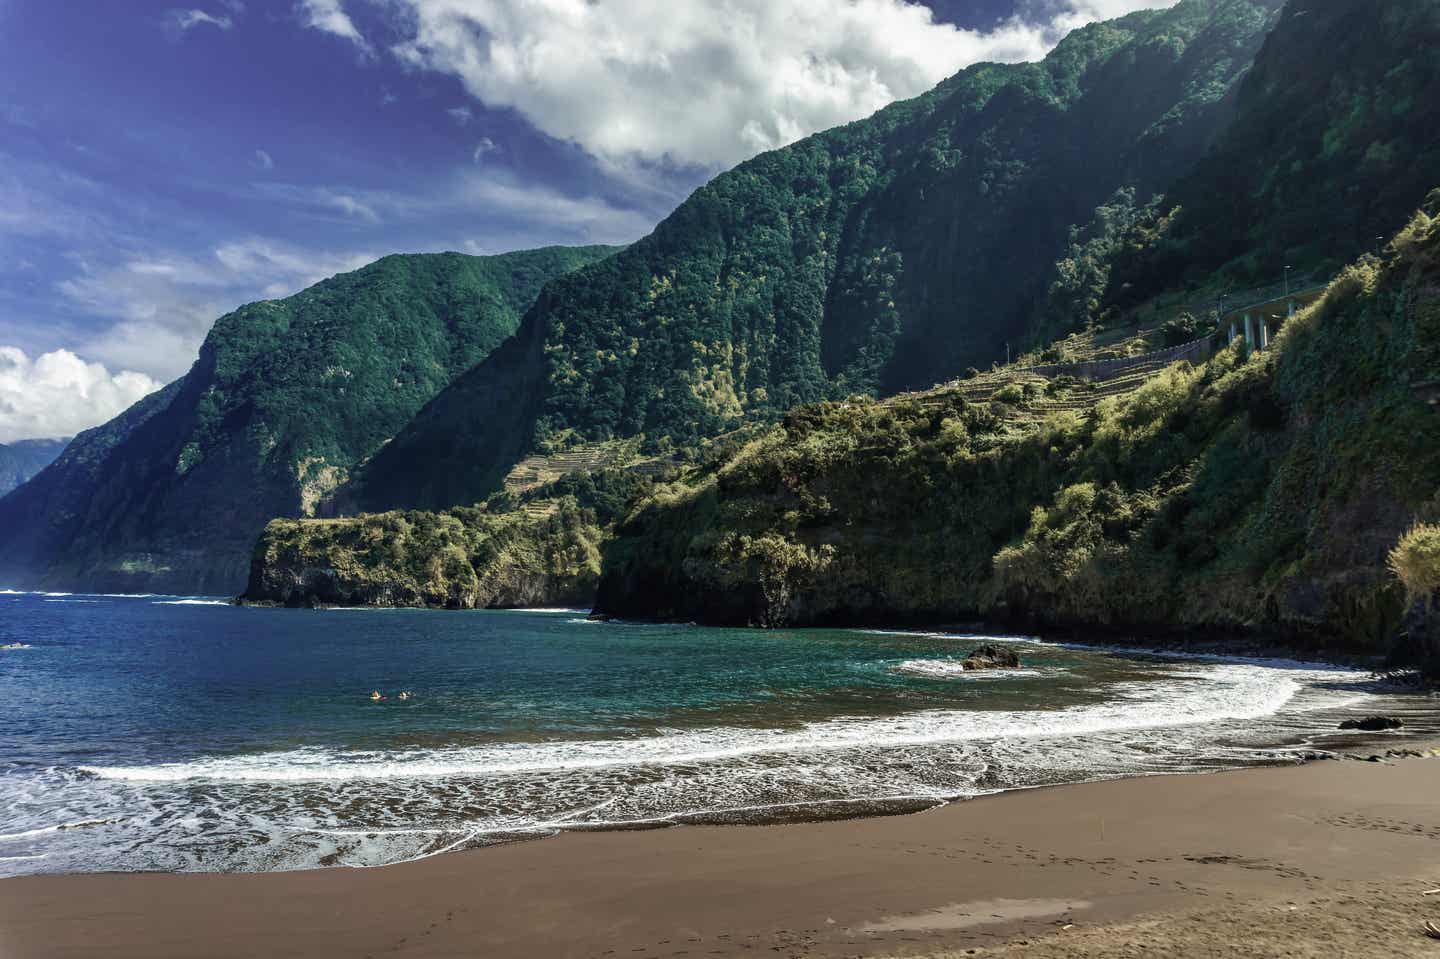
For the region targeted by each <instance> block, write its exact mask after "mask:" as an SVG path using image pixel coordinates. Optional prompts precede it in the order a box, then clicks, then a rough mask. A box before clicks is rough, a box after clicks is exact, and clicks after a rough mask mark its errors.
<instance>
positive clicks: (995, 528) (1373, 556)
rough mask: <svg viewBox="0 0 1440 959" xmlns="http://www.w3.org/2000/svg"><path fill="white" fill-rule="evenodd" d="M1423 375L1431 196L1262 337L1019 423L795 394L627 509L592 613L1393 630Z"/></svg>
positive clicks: (1364, 633) (1429, 416) (1425, 450)
mask: <svg viewBox="0 0 1440 959" xmlns="http://www.w3.org/2000/svg"><path fill="white" fill-rule="evenodd" d="M1431 213H1440V194H1437V200H1436V203H1435V204H1434V205H1432V207H1431ZM1437 380H1440V220H1434V219H1431V216H1430V215H1429V214H1427V213H1423V212H1422V213H1420V214H1419V215H1418V216H1417V217H1416V218H1415V220H1414V221H1412V223H1411V224H1410V226H1408V227H1407V228H1406V229H1405V230H1404V231H1402V232H1401V233H1400V234H1399V235H1398V236H1397V237H1396V239H1395V240H1394V241H1393V242H1392V243H1391V244H1390V245H1389V247H1388V248H1387V250H1386V252H1385V256H1384V258H1383V259H1382V260H1376V259H1367V260H1363V261H1362V262H1360V263H1358V264H1356V265H1354V266H1352V267H1349V268H1347V269H1346V270H1345V271H1343V272H1342V273H1341V274H1340V276H1339V277H1337V279H1336V280H1335V281H1334V283H1333V284H1332V285H1331V287H1330V290H1329V292H1328V293H1327V294H1326V295H1325V297H1324V298H1323V299H1322V300H1321V301H1320V302H1319V303H1318V304H1316V305H1315V306H1314V307H1313V308H1311V309H1310V310H1308V311H1306V312H1304V313H1302V314H1301V315H1299V316H1297V317H1296V318H1295V319H1294V320H1292V321H1291V322H1289V323H1288V324H1287V325H1286V326H1285V328H1284V329H1283V330H1282V331H1281V332H1280V333H1279V334H1278V335H1277V337H1276V340H1275V343H1274V346H1273V348H1272V349H1271V350H1268V351H1265V352H1255V353H1253V354H1252V353H1249V352H1248V351H1247V350H1246V349H1245V348H1244V347H1243V345H1240V346H1236V347H1231V348H1229V349H1225V350H1222V351H1221V352H1220V353H1219V354H1218V355H1217V356H1216V357H1215V358H1214V359H1212V360H1210V361H1209V362H1207V363H1205V364H1202V365H1200V366H1199V367H1194V368H1192V367H1190V366H1189V365H1188V364H1180V365H1177V366H1174V367H1171V368H1170V369H1168V370H1167V371H1165V372H1164V373H1162V374H1160V375H1157V376H1155V377H1154V378H1153V379H1151V380H1150V381H1149V382H1148V383H1146V384H1145V385H1144V386H1143V387H1141V388H1140V389H1139V390H1138V391H1136V392H1135V393H1134V394H1133V395H1131V396H1130V397H1128V398H1126V399H1123V400H1120V401H1118V402H1117V401H1103V402H1101V403H1100V404H1098V405H1096V406H1095V407H1094V408H1093V409H1091V410H1090V411H1088V412H1085V413H1073V412H1072V413H1058V414H1055V415H1053V416H1051V417H1049V418H1048V419H1041V418H1040V417H1036V419H1038V420H1039V422H1036V423H1032V424H1030V425H1023V417H1022V418H1021V420H1022V425H1020V426H1018V427H1017V426H1016V425H1015V424H1016V418H1015V417H1008V418H1007V417H1004V416H1001V415H999V414H1000V412H1001V411H1000V409H999V407H998V405H997V404H996V403H984V404H981V403H974V402H967V401H966V400H965V399H964V398H963V396H961V395H960V393H959V392H958V390H956V389H950V390H938V391H934V392H932V393H929V394H917V395H912V396H908V397H903V398H898V399H896V400H893V401H889V402H885V403H878V404H876V403H854V402H850V403H841V404H824V405H821V406H818V407H810V408H804V409H800V410H796V411H794V412H792V413H791V414H790V415H789V416H788V417H787V418H786V420H785V422H784V424H783V425H782V426H781V427H779V428H777V429H776V430H775V431H773V432H772V433H770V434H769V435H767V436H765V437H763V438H761V439H760V440H758V441H756V442H754V443H752V444H750V445H749V446H748V447H747V448H746V449H745V450H743V451H742V452H741V453H740V454H739V455H737V456H736V457H734V458H733V459H732V460H730V461H729V462H727V463H726V464H725V465H723V466H722V467H721V468H719V469H718V470H715V471H713V472H712V473H710V474H708V475H705V476H702V477H699V478H696V479H694V480H692V481H690V482H689V483H686V484H682V485H678V486H672V487H668V488H661V489H660V490H658V491H657V493H656V494H655V495H654V496H653V497H651V498H650V500H649V501H648V502H647V503H645V504H644V505H643V506H642V507H641V508H640V509H639V510H637V511H636V512H635V513H634V514H633V515H632V517H631V518H630V519H629V520H628V521H627V522H626V523H625V524H624V525H623V526H622V527H621V530H620V535H619V537H618V538H617V539H616V540H615V541H614V542H612V543H611V544H610V545H609V546H608V547H607V549H606V566H605V574H604V576H603V578H602V582H601V586H600V591H599V600H598V604H597V606H598V608H599V609H600V610H601V611H603V612H607V613H613V614H616V615H623V616H637V615H653V616H662V617H676V618H697V619H702V620H707V621H712V622H734V623H756V624H771V625H782V624H803V623H827V622H847V623H850V622H864V621H881V622H891V623H898V622H917V621H919V622H935V621H946V620H950V621H953V620H956V619H960V618H974V617H985V618H988V619H991V620H999V621H1011V622H1019V623H1026V624H1038V625H1051V626H1071V625H1078V626H1086V627H1105V626H1114V627H1124V628H1140V629H1147V628H1154V627H1159V628H1174V627H1187V626H1197V627H1216V626H1223V627H1227V628H1236V629H1261V630H1267V631H1274V632H1292V633H1296V634H1298V635H1302V636H1304V637H1308V638H1309V640H1310V641H1313V642H1336V643H1342V644H1345V645H1347V646H1349V647H1351V648H1356V649H1367V650H1371V651H1374V650H1378V649H1383V648H1384V647H1385V646H1386V644H1388V643H1389V642H1390V640H1391V638H1392V637H1393V635H1394V634H1395V632H1396V630H1397V628H1398V627H1399V626H1400V620H1401V616H1402V612H1403V609H1404V591H1403V590H1402V589H1401V588H1400V586H1399V583H1398V582H1397V581H1396V579H1395V577H1394V575H1393V574H1392V573H1391V571H1390V570H1389V569H1388V568H1387V555H1388V553H1389V552H1390V550H1391V548H1392V547H1394V546H1395V544H1396V542H1397V541H1398V540H1399V538H1400V537H1401V535H1402V534H1403V533H1405V532H1406V530H1407V529H1409V528H1410V526H1411V525H1412V524H1413V523H1415V522H1416V521H1417V520H1429V521H1432V522H1433V521H1434V519H1435V517H1436V516H1437V515H1440V494H1437V487H1436V477H1440V410H1437V406H1436V404H1435V403H1434V402H1433V399H1434V397H1433V395H1432V394H1433V392H1434V390H1433V384H1434V383H1435V382H1436V381H1437ZM1427 384H1428V385H1427ZM1019 402H1021V403H1022V404H1023V403H1024V402H1025V401H1023V400H1021V401H1019Z"/></svg>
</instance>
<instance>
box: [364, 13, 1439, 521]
mask: <svg viewBox="0 0 1440 959" xmlns="http://www.w3.org/2000/svg"><path fill="white" fill-rule="evenodd" d="M1279 6H1280V0H1183V2H1181V3H1179V4H1178V5H1176V6H1174V7H1173V8H1172V9H1170V10H1166V11H1159V12H1156V11H1150V12H1143V13H1137V14H1133V15H1131V16H1128V17H1124V18H1122V19H1119V20H1116V21H1113V22H1110V23H1104V24H1096V25H1093V26H1090V27H1086V28H1085V29H1083V30H1079V31H1076V32H1075V33H1073V34H1071V35H1070V36H1069V37H1067V38H1066V39H1065V40H1064V41H1063V42H1062V43H1061V44H1060V45H1059V46H1058V47H1057V48H1056V49H1055V50H1054V51H1053V52H1052V53H1051V54H1050V55H1049V56H1048V57H1047V58H1046V59H1045V60H1044V61H1043V62H1041V63H1032V64H1008V65H999V64H980V65H977V66H974V67H971V68H969V69H967V70H965V71H963V72H961V73H959V74H957V75H956V76H955V77H952V78H951V79H949V80H947V81H945V82H944V83H942V84H940V85H939V86H938V87H936V88H935V89H934V90H932V91H931V92H929V93H927V94H925V95H924V96H921V97H918V98H916V99H914V100H910V101H907V102H903V103H896V104H894V105H892V106H890V107H887V108H886V109H884V110H881V111H880V112H879V113H877V114H876V115H875V116H873V117H871V118H869V119H867V120H863V121H860V122H857V123H852V124H849V125H847V126H844V127H840V128H837V129H834V130H830V131H827V132H824V133H821V134H818V135H816V136H812V137H809V138H807V139H805V140H802V141H800V142H798V143H796V144H794V145H792V146H790V147H786V148H785V149H781V150H776V151H773V152H770V153H766V154H763V155H761V156H758V157H756V158H755V159H753V160H750V161H748V162H746V163H743V164H741V165H740V166H738V167H737V168H735V169H734V170H732V171H730V172H728V173H725V174H722V175H721V176H719V177H717V178H715V179H714V180H713V181H712V182H710V183H709V184H707V185H706V186H704V187H702V188H701V189H699V190H697V191H696V192H695V194H694V195H693V196H691V197H690V199H689V200H687V201H686V202H685V203H684V204H682V205H681V206H680V207H679V208H678V209H677V210H676V211H675V212H674V213H673V214H672V215H671V216H670V217H669V218H667V219H666V220H665V222H663V223H661V224H660V226H659V227H657V228H656V230H655V232H654V233H653V234H652V235H651V236H649V237H647V238H645V239H643V240H641V241H639V242H638V243H636V244H634V245H633V246H631V247H630V248H628V249H627V250H626V251H625V252H624V253H622V254H620V255H619V256H616V257H613V258H611V259H609V260H605V261H603V262H600V263H597V264H594V265H592V266H591V267H589V268H587V269H585V270H581V271H577V272H576V273H575V274H573V275H571V276H569V277H567V278H565V279H564V280H562V281H559V282H557V283H555V284H553V285H552V286H551V287H550V288H549V289H548V290H547V291H546V294H545V296H543V297H542V298H541V299H540V301H539V302H538V303H537V304H536V307H535V309H534V310H532V311H531V313H530V315H529V316H527V317H526V319H525V323H524V325H523V327H522V330H521V332H520V334H519V336H517V338H516V339H515V340H514V341H512V342H511V343H509V344H507V345H506V347H505V348H504V349H502V350H499V351H497V352H496V353H495V354H494V355H493V356H492V357H491V358H490V359H489V360H487V361H486V362H485V363H483V364H481V365H480V366H479V367H477V368H476V369H475V370H474V371H472V372H471V373H469V374H468V375H466V376H465V377H463V378H462V379H461V380H460V381H459V382H458V383H457V384H456V385H455V386H454V387H453V388H452V389H451V390H449V391H447V393H446V394H444V395H442V396H441V397H440V398H439V399H437V400H436V401H435V403H433V404H432V405H431V407H430V408H429V409H427V410H426V411H425V413H424V414H423V415H422V416H420V417H418V418H417V419H416V421H415V423H414V424H412V426H411V427H410V428H409V429H407V430H406V431H405V432H404V433H402V434H401V435H400V436H398V437H397V438H396V440H395V442H394V443H393V444H391V445H390V446H389V447H387V448H386V449H385V450H384V451H383V452H382V453H381V454H380V455H379V456H377V458H376V460H375V462H374V464H373V466H372V467H371V468H370V469H369V470H367V472H366V474H365V476H364V479H363V482H362V484H361V488H360V489H359V490H358V491H357V497H358V502H359V503H361V504H362V505H364V506H365V507H367V508H372V509H380V508H389V507H399V506H427V507H444V506H448V505H451V504H454V503H465V502H474V501H477V500H479V499H481V498H483V496H484V495H486V494H488V493H489V492H490V491H491V490H493V489H494V488H495V485H496V484H497V483H498V481H499V478H500V476H502V475H503V474H504V472H505V470H506V469H508V467H509V466H510V464H512V463H513V462H514V461H515V460H516V459H518V458H519V457H520V456H523V455H524V454H525V453H526V452H528V451H530V450H531V449H533V448H536V447H537V446H538V447H539V448H542V449H543V448H547V447H549V446H552V445H557V444H564V443H567V442H571V441H574V440H577V439H586V440H598V439H606V438H609V437H612V436H637V435H644V436H645V437H646V439H647V442H648V443H649V445H650V447H651V448H652V449H661V450H663V449H666V448H670V447H683V446H686V445H689V444H691V443H693V442H694V441H695V440H696V439H697V438H699V437H705V436H714V435H717V434H719V433H721V432H724V431H726V430H729V429H733V428H735V427H737V426H738V425H740V424H742V423H745V422H748V421H755V420H759V421H772V420H773V418H774V417H775V416H777V415H779V414H780V413H782V412H783V411H785V410H787V409H789V408H791V407H792V406H794V405H796V404H798V403H802V402H812V401H816V400H821V399H824V398H827V397H830V398H836V397H843V396H847V395H849V394H850V393H852V392H865V393H873V392H881V393H885V392H893V391H895V390H898V389H902V388H909V387H915V386H928V385H930V384H931V383H934V382H936V381H937V380H940V379H944V378H946V377H949V376H954V375H956V374H958V373H959V372H960V371H961V370H963V369H964V368H965V367H966V366H967V365H971V364H973V365H976V366H989V365H990V363H991V361H992V360H995V359H996V358H997V357H1003V356H1004V355H1005V344H1006V341H1007V340H1012V339H1013V340H1018V339H1019V338H1020V337H1021V336H1023V335H1024V333H1025V331H1026V330H1027V329H1028V327H1029V324H1030V321H1031V318H1032V314H1033V311H1034V309H1035V307H1036V302H1037V296H1038V295H1039V294H1041V293H1043V290H1044V289H1045V286H1046V281H1047V277H1048V276H1049V275H1050V274H1051V272H1052V270H1053V267H1054V263H1055V261H1056V260H1057V258H1059V257H1061V255H1062V254H1063V253H1064V252H1065V249H1066V247H1067V244H1068V242H1069V239H1070V225H1071V224H1072V223H1083V222H1086V221H1088V220H1090V219H1091V218H1092V216H1093V215H1094V211H1095V209H1096V207H1097V206H1100V205H1102V204H1105V203H1106V202H1107V201H1108V200H1109V198H1111V197H1112V196H1113V195H1115V194H1116V191H1117V190H1125V191H1128V192H1127V194H1126V195H1127V196H1129V197H1130V198H1131V200H1132V202H1135V203H1139V204H1141V205H1144V204H1145V203H1146V202H1147V201H1148V200H1149V198H1150V197H1151V196H1152V195H1154V194H1155V193H1156V192H1157V191H1159V190H1161V189H1163V188H1164V187H1165V186H1167V185H1168V184H1169V183H1170V182H1171V181H1172V180H1173V179H1174V178H1175V177H1177V176H1179V175H1180V174H1182V173H1183V172H1185V171H1187V170H1188V169H1190V168H1191V167H1192V166H1193V164H1194V163H1195V162H1196V161H1197V160H1198V159H1199V157H1200V156H1201V154H1202V153H1203V151H1204V149H1205V147H1206V145H1207V144H1208V143H1209V142H1210V141H1211V139H1212V138H1213V137H1214V136H1215V134H1216V133H1217V131H1219V130H1220V129H1221V128H1222V127H1223V126H1224V124H1225V123H1226V122H1227V121H1228V120H1229V119H1230V118H1231V116H1232V113H1233V103H1232V100H1231V99H1230V98H1228V97H1227V94H1228V93H1229V92H1230V90H1231V89H1232V87H1233V86H1234V85H1235V83H1236V82H1237V80H1238V78H1239V77H1240V76H1242V75H1243V73H1244V71H1245V70H1246V69H1247V67H1248V65H1249V64H1250V61H1251V58H1252V57H1253V56H1254V54H1255V52H1256V51H1257V50H1258V49H1259V47H1260V44H1261V42H1262V40H1263V38H1264V36H1265V32H1266V30H1267V29H1268V28H1269V26H1270V25H1271V23H1272V22H1273V21H1274V19H1275V17H1276V15H1277V11H1278V9H1279ZM1412 205H1413V204H1412Z"/></svg>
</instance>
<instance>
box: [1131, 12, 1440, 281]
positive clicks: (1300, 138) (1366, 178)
mask: <svg viewBox="0 0 1440 959" xmlns="http://www.w3.org/2000/svg"><path fill="white" fill-rule="evenodd" d="M1437 130H1440V4H1437V3H1436V2H1434V0H1372V2H1367V3H1359V2H1353V0H1345V2H1334V0H1330V2H1321V0H1294V2H1291V3H1290V4H1289V5H1288V6H1287V7H1286V8H1285V10H1284V13H1283V14H1282V17H1281V20H1280V22H1279V23H1278V24H1277V26H1276V29H1275V30H1274V32H1273V33H1272V34H1271V36H1270V38H1269V39H1268V41H1267V42H1266V45H1265V49H1264V52H1263V54H1262V55H1261V56H1260V58H1259V59H1258V60H1257V62H1256V64H1255V69H1254V70H1252V71H1251V72H1250V73H1249V75H1248V76H1247V77H1246V78H1245V81H1244V83H1243V84H1242V85H1241V87H1240V90H1239V99H1238V113H1237V118H1236V120H1235V122H1234V123H1232V124H1231V125H1230V126H1229V127H1228V128H1227V129H1226V130H1225V132H1224V134H1223V135H1222V136H1221V138H1220V141H1219V143H1218V144H1217V145H1216V147H1215V149H1213V150H1211V151H1210V153H1209V154H1207V156H1206V157H1205V158H1204V159H1203V160H1202V161H1201V162H1200V163H1199V164H1198V165H1197V166H1196V167H1195V169H1194V170H1193V171H1191V172H1190V173H1189V174H1187V175H1186V176H1185V177H1183V178H1181V180H1180V181H1179V182H1178V183H1176V184H1175V186H1174V187H1173V188H1171V189H1170V190H1169V191H1168V193H1167V197H1166V201H1165V207H1166V209H1167V210H1170V211H1173V215H1172V216H1170V217H1168V218H1167V221H1166V223H1165V224H1164V226H1163V227H1162V228H1161V229H1160V230H1158V236H1157V237H1156V238H1155V239H1154V240H1152V243H1151V244H1149V245H1148V246H1147V248H1145V249H1144V250H1143V252H1142V253H1141V255H1139V256H1138V257H1135V258H1134V260H1133V261H1132V262H1128V263H1125V264H1123V265H1122V267H1121V269H1120V271H1119V272H1118V273H1117V276H1116V288H1115V289H1112V291H1111V292H1112V296H1118V295H1119V293H1120V290H1119V287H1121V286H1124V287H1127V289H1126V291H1125V295H1126V296H1127V297H1128V298H1129V299H1132V300H1133V299H1138V298H1143V297H1144V296H1147V295H1150V294H1151V293H1153V292H1156V291H1160V290H1167V289H1174V288H1175V287H1176V286H1177V285H1178V283H1177V278H1178V279H1183V280H1188V281H1190V282H1191V283H1193V284H1196V285H1199V284H1203V283H1205V282H1207V281H1208V280H1209V279H1210V278H1211V274H1213V273H1214V272H1215V271H1217V270H1219V271H1223V273H1224V275H1225V276H1226V277H1228V278H1230V279H1232V280H1234V281H1235V282H1237V283H1239V284H1241V285H1251V284H1252V283H1253V282H1254V281H1256V280H1259V281H1269V280H1271V279H1273V278H1275V277H1277V276H1279V275H1280V274H1281V272H1282V270H1283V269H1284V268H1285V267H1286V266H1293V267H1295V268H1297V269H1299V268H1307V269H1308V268H1315V267H1318V268H1320V269H1321V271H1322V272H1325V273H1333V272H1335V271H1336V270H1338V269H1339V268H1341V267H1342V266H1343V265H1344V264H1345V263H1346V262H1348V261H1349V260H1351V259H1353V258H1354V257H1355V256H1356V255H1357V254H1359V253H1360V252H1363V251H1372V252H1373V251H1375V250H1377V249H1378V247H1379V246H1380V245H1382V244H1383V243H1384V241H1385V240H1386V239H1388V238H1389V237H1390V235H1391V234H1392V233H1394V231H1395V229H1396V227H1397V224H1399V223H1402V222H1403V221H1404V220H1405V218H1406V217H1407V216H1409V214H1410V212H1411V211H1413V210H1414V209H1415V207H1416V205H1417V204H1418V202H1419V201H1418V198H1419V197H1423V196H1424V195H1425V192H1426V191H1427V190H1429V189H1431V188H1432V187H1434V186H1435V184H1436V182H1437V176H1436V171H1437V170H1440V136H1437V133H1436V131H1437Z"/></svg>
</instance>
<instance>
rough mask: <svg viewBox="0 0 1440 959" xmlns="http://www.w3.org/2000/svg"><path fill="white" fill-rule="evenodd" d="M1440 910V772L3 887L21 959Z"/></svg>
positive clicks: (569, 945) (1213, 948)
mask: <svg viewBox="0 0 1440 959" xmlns="http://www.w3.org/2000/svg"><path fill="white" fill-rule="evenodd" d="M1437 887H1440V759H1401V760H1397V761H1395V762H1394V763H1393V764H1376V763H1365V762H1316V763H1311V764H1309V765H1306V766H1300V767H1284V768H1266V769H1250V770H1244V771H1237V772H1226V773H1217V774H1211V775H1204V776H1167V777H1151V778H1141V779H1128V780H1115V781H1111V782H1101V783H1089V784H1084V785H1075V786H1062V787H1056V788H1052V789H1042V790H1033V791H1028V792H1020V793H1010V794H1005V795H999V796H993V797H987V798H984V799H977V800H972V801H969V802H963V803H956V804H952V805H949V806H944V807H941V808H938V809H934V810H930V811H928V812H924V813H919V814H915V815H909V816H895V817H886V818H877V819H865V820H850V821H843V822H828V823H814V824H800V825H780V826H688V827H677V828H672V829H665V830H655V831H648V832H607V833H572V834H567V835H562V836H559V837H555V838H551V839H545V840H541V841H535V842H526V843H517V844H512V845H507V846H500V847H493V848H489V849H482V850H476V851H472V852H464V853H455V854H449V855H442V856H437V857H435V858H432V859H427V860H424V861H421V862H416V863H409V864H403V865H397V866H387V867H382V868H378V869H361V870H357V869H331V870H319V871H310V872H293V873H278V874H260V875H256V874H249V875H159V874H145V875H77V876H55V877H28V878H20V879H7V880H0V957H3V959H39V957H52V956H96V955H104V956H107V957H117V959H118V957H137V959H140V957H144V959H162V957H186V959H191V957H230V956H247V957H248V956H267V957H270V956H274V957H280V956H307V957H330V956H335V957H341V956H344V957H367V956H373V957H381V956H467V957H483V959H510V957H515V959H520V957H524V959H547V957H582V956H586V957H588V956H609V957H636V959H643V957H672V956H689V957H699V956H822V957H836V956H941V955H945V956H949V955H955V956H969V955H1012V954H1014V955H1021V954H1023V955H1026V956H1057V957H1058V956H1079V955H1090V956H1116V957H1119V956H1153V955H1167V954H1170V955H1187V956H1234V955H1239V956H1273V955H1280V954H1284V955H1297V956H1309V955H1316V956H1320V955H1324V956H1327V957H1333V956H1337V955H1343V956H1421V955H1436V956H1440V942H1436V941H1432V940H1429V939H1426V938H1425V937H1424V936H1423V935H1422V933H1421V932H1420V928H1421V926H1422V924H1423V920H1424V919H1426V918H1434V919H1436V920H1437V921H1440V894H1436V895H1431V896H1425V895H1423V893H1424V892H1426V891H1428V890H1432V889H1436V888H1437ZM971 950H973V952H972V951H971Z"/></svg>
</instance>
